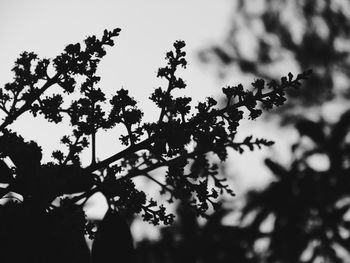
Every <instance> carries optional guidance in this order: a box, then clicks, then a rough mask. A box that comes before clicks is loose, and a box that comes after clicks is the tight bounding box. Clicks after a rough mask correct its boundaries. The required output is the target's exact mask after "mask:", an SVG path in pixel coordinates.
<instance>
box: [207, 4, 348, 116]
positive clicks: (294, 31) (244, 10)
mask: <svg viewBox="0 0 350 263" xmlns="http://www.w3.org/2000/svg"><path fill="white" fill-rule="evenodd" d="M235 3H236V5H235V7H234V8H233V9H234V12H233V15H232V22H231V26H230V30H229V32H228V33H227V35H226V38H225V40H224V41H223V42H222V43H220V44H217V45H213V46H211V47H208V48H207V49H204V50H202V51H201V52H200V57H201V58H202V60H203V61H211V60H212V59H213V58H214V59H215V60H216V61H218V62H219V67H220V70H221V71H222V73H223V74H224V75H227V74H228V72H231V70H230V71H226V70H225V69H231V67H230V66H237V67H238V69H239V70H240V72H242V73H243V74H246V75H253V76H256V77H259V78H267V79H274V78H278V77H279V74H284V73H283V71H284V70H286V68H287V69H290V68H291V67H293V68H296V69H303V68H312V69H313V71H314V74H313V75H312V77H311V78H310V80H309V81H308V82H307V83H306V86H305V89H302V90H301V91H300V92H295V91H294V90H289V91H288V97H289V103H288V104H287V105H286V107H283V108H280V110H279V111H277V112H279V116H282V115H281V114H280V113H281V111H282V112H283V113H284V114H283V117H284V118H283V121H284V122H285V121H286V118H288V120H289V117H290V118H292V117H294V115H299V114H305V111H304V109H309V110H310V109H319V108H320V107H322V106H323V105H324V103H325V102H329V101H334V100H336V101H339V100H340V101H341V100H344V99H346V100H348V99H349V89H348V84H347V83H348V82H349V76H350V75H349V72H350V71H349V66H350V64H349V59H348V58H349V54H350V50H349V46H348V44H347V42H348V40H349V37H350V15H349V12H347V10H349V8H350V6H349V1H331V0H321V1H316V0H311V1H310V0H297V1H284V0H283V1H279V0H263V1H236V2H235ZM246 47H249V50H247V48H246ZM309 113H312V111H308V114H309Z"/></svg>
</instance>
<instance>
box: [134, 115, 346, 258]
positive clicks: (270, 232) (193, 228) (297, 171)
mask: <svg viewBox="0 0 350 263" xmlns="http://www.w3.org/2000/svg"><path fill="white" fill-rule="evenodd" d="M296 128H297V129H298V131H299V134H300V139H299V140H298V141H297V142H296V143H295V144H293V145H292V146H291V152H292V160H291V162H290V164H289V165H284V166H283V165H281V164H279V163H278V162H276V161H274V160H271V159H269V158H268V159H266V160H265V164H266V166H267V167H268V168H269V169H270V171H271V173H272V174H273V176H274V179H273V180H272V182H270V183H269V184H268V185H267V186H266V187H265V188H264V189H260V190H250V191H249V192H248V193H247V194H246V196H245V197H244V203H243V205H240V207H239V206H237V207H238V208H236V209H231V208H230V209H228V208H225V207H223V209H220V210H218V211H217V212H215V213H213V214H212V215H211V216H210V217H209V218H208V220H207V221H206V223H205V224H204V225H199V224H198V222H197V221H196V218H195V216H194V215H193V213H192V214H191V212H190V211H188V210H186V209H184V208H185V206H180V212H179V217H180V220H179V223H178V224H177V225H173V226H170V227H167V228H164V229H163V230H162V231H163V235H162V237H161V239H160V241H157V242H149V241H148V242H147V240H144V241H143V242H142V243H140V244H139V247H138V253H139V254H140V258H143V259H144V261H140V262H184V258H186V259H188V258H189V257H186V256H185V255H186V254H185V251H186V249H189V248H190V251H191V253H192V254H191V255H192V258H193V259H192V260H191V261H189V262H233V261H236V262H283V263H284V262H305V263H306V262H307V263H313V262H320V261H321V262H346V260H347V258H348V256H349V254H350V243H349V241H350V237H349V233H350V218H349V213H350V201H349V200H350V194H349V191H348V189H349V186H350V180H349V163H350V152H349V149H350V148H349V140H348V138H349V131H350V111H349V110H347V111H346V112H344V113H343V114H342V116H341V117H340V118H339V120H337V121H336V122H334V123H326V122H324V121H323V120H320V121H317V122H316V121H311V120H308V119H306V118H305V119H303V120H300V121H298V122H297V124H296ZM315 158H318V159H315ZM315 160H317V161H316V162H315ZM320 162H323V163H324V164H325V165H323V167H320V166H319V164H320ZM230 207H232V204H231V205H230ZM228 214H233V215H235V217H234V218H237V219H238V220H237V221H236V222H231V223H232V224H231V225H223V224H222V220H223V218H224V217H225V216H226V215H228ZM231 218H232V217H231ZM147 256H148V258H151V260H148V261H147V260H145V259H147Z"/></svg>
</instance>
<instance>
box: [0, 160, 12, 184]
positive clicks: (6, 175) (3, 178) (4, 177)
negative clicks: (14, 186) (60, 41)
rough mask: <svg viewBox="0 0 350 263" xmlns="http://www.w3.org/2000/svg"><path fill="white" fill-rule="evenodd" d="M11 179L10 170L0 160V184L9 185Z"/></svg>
mask: <svg viewBox="0 0 350 263" xmlns="http://www.w3.org/2000/svg"><path fill="white" fill-rule="evenodd" d="M12 179H13V177H12V172H11V169H10V168H9V167H8V166H7V164H6V163H5V162H4V161H3V160H0V183H9V182H11V181H12Z"/></svg>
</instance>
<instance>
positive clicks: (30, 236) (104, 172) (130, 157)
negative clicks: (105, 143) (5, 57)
mask: <svg viewBox="0 0 350 263" xmlns="http://www.w3.org/2000/svg"><path fill="white" fill-rule="evenodd" d="M119 32H120V29H114V30H112V31H108V30H105V31H104V33H103V35H102V37H101V38H97V37H96V36H92V37H88V38H86V40H85V41H84V45H81V44H80V43H77V44H70V45H68V46H67V47H66V48H65V49H64V51H63V52H62V53H61V54H60V55H58V56H57V57H55V58H54V59H40V58H39V57H38V56H37V55H36V54H34V53H29V52H24V53H22V54H21V55H20V57H19V58H18V59H17V60H16V62H15V66H14V68H13V69H12V71H13V72H14V80H13V81H12V82H11V83H7V84H6V85H5V86H4V88H2V89H0V110H1V112H2V122H1V124H0V132H1V137H0V157H1V161H0V168H1V170H0V175H1V182H2V183H5V184H8V187H7V188H6V189H2V191H3V192H4V193H7V195H11V194H15V195H16V194H17V195H19V196H21V198H22V199H23V201H21V202H17V201H16V202H10V203H7V205H5V206H3V207H0V208H1V210H0V220H1V227H2V231H1V233H6V234H4V236H5V237H6V238H8V240H11V242H8V240H7V239H6V238H5V239H1V244H0V248H4V249H2V251H1V256H2V257H3V258H7V259H10V260H11V261H12V262H36V263H37V262H87V261H88V260H90V259H91V260H92V262H109V261H108V260H113V259H114V257H112V256H115V257H116V258H118V257H119V256H120V257H122V256H123V258H124V261H123V262H131V261H132V260H133V259H132V257H133V255H132V250H133V248H132V238H131V235H130V231H129V228H128V225H127V224H126V222H125V221H124V219H123V215H125V214H128V215H130V214H141V215H142V217H143V219H144V220H145V221H149V222H150V223H153V224H154V225H157V224H159V223H163V224H165V225H167V224H171V223H172V222H173V219H174V215H173V214H171V213H167V212H166V208H165V206H164V205H163V204H161V205H158V203H157V202H156V201H155V200H153V199H148V198H147V196H146V193H144V192H143V191H142V190H139V189H137V187H136V186H135V183H134V181H133V180H134V179H135V178H137V177H140V176H143V177H145V178H148V179H149V180H151V181H153V182H154V183H155V184H157V185H159V186H160V187H161V194H164V195H166V196H167V197H168V202H169V203H171V202H173V201H174V200H175V199H180V200H185V201H186V203H187V204H188V205H189V206H190V207H191V208H192V209H193V211H195V214H196V215H197V216H204V217H206V216H208V212H209V211H210V209H213V208H214V209H218V208H219V206H220V201H219V195H225V194H228V195H230V196H233V195H234V193H233V191H232V190H231V189H230V187H229V186H228V184H227V183H226V179H225V177H223V176H222V175H220V174H218V172H217V170H218V166H217V165H216V164H215V163H213V162H212V161H211V160H209V158H208V154H209V153H211V154H214V155H216V156H217V157H218V158H219V159H220V160H221V161H224V160H225V159H226V157H227V149H228V148H232V149H234V150H236V151H239V152H243V151H244V150H245V147H246V148H247V149H250V150H254V148H256V147H258V148H260V147H262V146H270V145H272V142H271V141H268V140H265V139H258V138H257V139H253V138H252V136H249V137H247V138H246V139H244V140H243V141H237V139H236V133H237V127H238V126H239V122H240V121H241V120H242V119H243V117H244V112H243V110H242V109H243V108H244V109H246V113H247V114H249V118H251V119H255V118H257V117H259V116H260V115H261V113H262V110H261V109H271V108H273V107H275V106H281V105H282V104H283V103H284V101H285V89H287V88H290V87H291V88H298V87H299V86H300V85H301V84H300V81H301V80H304V79H306V78H307V77H308V76H309V75H310V73H311V72H310V71H306V72H304V73H301V74H298V75H297V76H296V77H294V76H293V75H292V74H291V73H289V74H288V77H282V78H281V82H280V83H278V82H276V81H271V82H269V83H267V84H266V83H265V81H264V80H261V79H259V80H256V81H255V82H254V83H252V85H253V87H254V90H253V91H247V90H244V89H243V86H242V85H238V86H227V87H224V88H223V93H224V95H225V96H226V99H227V100H226V103H225V105H224V106H222V107H221V108H219V107H216V104H217V102H216V100H215V99H213V98H207V100H206V101H204V102H200V103H198V105H197V106H196V107H195V108H193V106H192V105H191V98H189V97H186V96H183V97H176V96H175V95H174V93H173V91H174V90H177V89H184V88H185V87H186V84H185V82H184V80H182V79H181V78H180V77H177V76H176V74H175V73H176V70H177V69H178V68H179V67H184V68H185V67H186V65H187V62H186V60H185V55H186V52H185V51H183V49H184V47H185V43H184V42H183V41H176V42H175V43H174V50H173V51H169V52H167V53H166V60H167V65H166V66H165V67H162V68H160V69H159V71H158V75H157V76H158V77H160V78H164V79H165V80H166V81H167V82H168V86H167V87H166V88H165V89H163V88H161V87H159V88H157V89H155V90H154V92H153V93H152V94H151V96H150V99H151V100H152V101H153V102H154V103H155V104H156V106H157V107H158V108H159V111H160V113H159V117H158V118H157V120H155V121H154V122H151V123H144V122H142V116H143V111H142V110H141V109H139V108H138V107H137V102H136V100H135V99H134V98H133V97H132V96H131V95H130V94H129V91H128V90H125V89H120V90H117V91H116V92H115V95H114V96H112V97H111V98H110V99H109V100H107V98H106V95H105V93H104V92H103V91H102V90H101V89H100V88H99V87H97V85H98V82H99V80H100V77H99V76H97V75H96V69H97V66H98V63H99V62H100V60H101V59H102V58H103V57H104V56H105V55H106V51H105V47H106V46H113V45H114V38H115V37H116V36H118V35H119ZM49 69H50V71H51V70H53V71H54V73H52V74H50V73H49V72H50V71H49ZM58 88H59V89H58ZM52 89H54V91H55V93H52V92H50V91H51V90H52ZM73 94H77V95H79V96H70V95H73ZM77 97H78V99H76V98H77ZM108 107H109V108H110V110H109V111H107V109H108ZM24 113H30V114H32V115H33V117H36V116H37V115H39V114H40V115H42V116H43V117H44V118H45V119H46V120H47V121H49V122H53V123H56V124H57V125H59V124H62V123H63V122H64V121H69V123H70V126H71V131H70V133H68V134H66V135H65V136H64V137H63V138H62V140H61V142H62V144H63V145H64V147H66V149H67V150H66V151H64V150H54V151H53V152H52V161H50V162H48V163H44V162H43V161H42V160H41V159H42V154H41V147H40V146H39V145H37V143H36V142H33V141H26V140H25V139H24V138H23V137H22V136H21V135H20V134H18V133H16V132H14V131H12V130H11V124H12V123H14V122H15V121H16V120H17V119H18V118H19V117H20V116H21V115H23V114H24ZM116 125H122V126H124V127H125V130H126V131H127V132H126V134H122V135H121V136H120V141H121V143H122V144H123V145H124V146H125V148H124V149H122V150H121V151H119V152H117V153H115V154H114V155H113V156H111V157H109V158H107V159H105V160H102V161H98V162H97V158H96V154H95V149H96V134H97V133H98V132H99V131H101V130H108V129H112V128H113V127H115V126H116ZM87 148H90V149H91V152H92V154H91V156H92V160H91V163H90V164H89V165H87V166H84V167H83V166H82V164H81V152H82V151H83V150H84V149H87ZM9 163H13V167H12V168H10V167H9V165H8V164H9ZM161 168H163V169H161ZM164 168H165V172H164ZM159 170H160V172H161V174H162V175H163V176H162V178H160V179H159V178H157V177H156V175H155V174H154V173H153V171H159ZM97 192H99V193H102V194H103V195H104V196H105V198H106V200H107V202H108V207H109V208H108V211H107V213H106V215H105V217H104V219H103V220H102V222H101V224H100V227H99V228H98V231H97V232H96V231H94V230H93V227H92V226H91V224H89V222H87V220H86V217H85V214H84V211H83V207H84V204H85V203H86V202H87V200H88V199H89V198H90V197H91V196H92V195H94V194H95V193H97ZM72 194H74V195H72ZM5 197H7V196H5ZM57 198H59V199H60V204H59V205H55V204H54V203H53V201H54V200H55V199H57ZM120 233H122V234H120ZM84 234H88V235H90V236H96V238H95V240H94V242H93V244H92V256H90V253H89V251H88V249H87V247H86V243H85V242H84ZM118 245H119V246H118ZM38 250H39V251H38ZM18 251H24V252H23V253H22V252H21V253H18ZM123 253H124V255H123Z"/></svg>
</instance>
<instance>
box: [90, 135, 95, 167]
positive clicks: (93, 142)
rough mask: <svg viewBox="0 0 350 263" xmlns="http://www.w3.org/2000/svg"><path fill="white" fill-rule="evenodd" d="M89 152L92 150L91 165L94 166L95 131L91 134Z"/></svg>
mask: <svg viewBox="0 0 350 263" xmlns="http://www.w3.org/2000/svg"><path fill="white" fill-rule="evenodd" d="M91 150H92V157H91V165H94V164H96V132H95V130H94V131H93V132H92V134H91Z"/></svg>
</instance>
